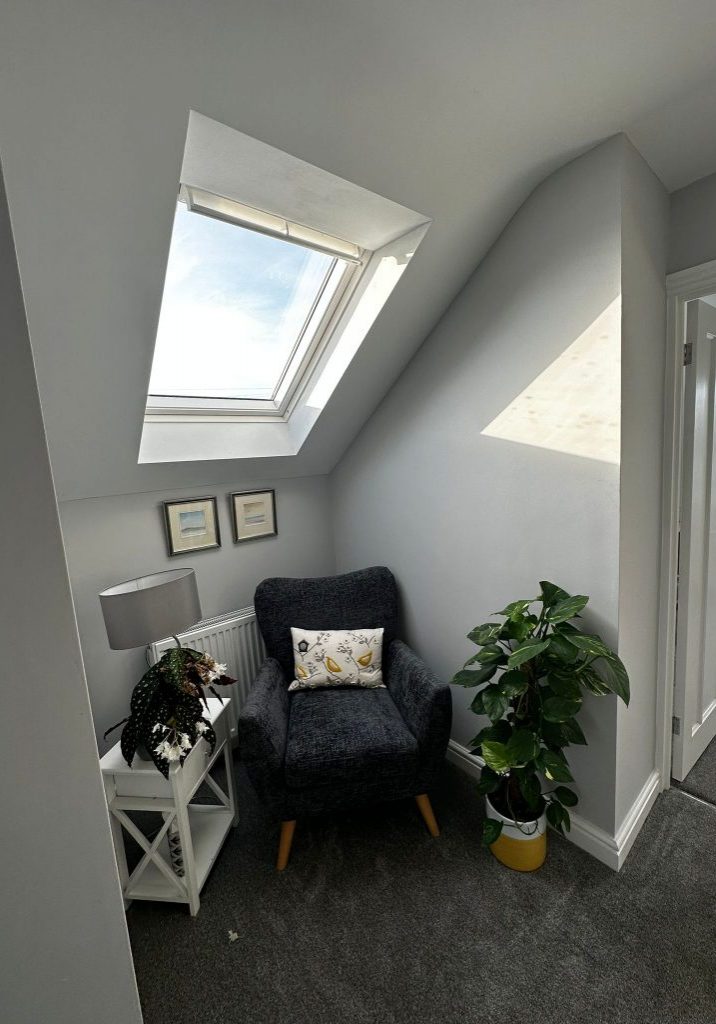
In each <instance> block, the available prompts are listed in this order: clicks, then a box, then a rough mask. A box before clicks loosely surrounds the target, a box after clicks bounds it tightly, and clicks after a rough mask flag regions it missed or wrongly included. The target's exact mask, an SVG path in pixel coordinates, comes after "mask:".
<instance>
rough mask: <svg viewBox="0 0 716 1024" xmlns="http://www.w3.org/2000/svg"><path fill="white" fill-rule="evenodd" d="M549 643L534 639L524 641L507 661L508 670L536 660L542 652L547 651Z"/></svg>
mask: <svg viewBox="0 0 716 1024" xmlns="http://www.w3.org/2000/svg"><path fill="white" fill-rule="evenodd" d="M549 643H550V642H549V640H538V639H537V638H536V637H530V639H529V640H524V641H523V642H522V643H521V644H519V645H518V646H517V647H516V648H515V649H514V651H513V652H512V654H511V655H510V656H509V658H508V659H507V666H508V668H517V667H518V665H523V664H524V663H525V662H526V661H531V660H532V659H533V658H536V657H537V655H538V654H541V653H542V651H546V650H547V648H548V647H549Z"/></svg>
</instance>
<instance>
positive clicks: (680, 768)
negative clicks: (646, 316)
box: [660, 262, 716, 805]
mask: <svg viewBox="0 0 716 1024" xmlns="http://www.w3.org/2000/svg"><path fill="white" fill-rule="evenodd" d="M668 292H669V335H668V341H669V347H670V348H669V351H668V353H667V357H668V358H667V381H666V417H665V419H666V434H665V445H664V449H665V451H664V460H665V461H664V508H663V513H664V514H663V522H664V531H663V545H662V593H661V630H660V633H661V646H662V649H661V651H660V684H661V689H662V694H661V697H662V700H661V705H662V710H663V713H664V720H663V737H662V751H661V754H662V766H663V767H662V779H663V785H664V787H665V788H666V787H668V785H669V784H670V781H671V784H672V785H675V786H677V787H678V788H679V789H682V790H683V791H684V792H685V793H687V794H689V795H691V796H695V797H697V798H698V799H702V800H706V801H708V802H709V803H712V804H714V805H716V262H714V263H710V264H706V265H705V266H703V267H698V268H693V269H692V270H689V271H684V272H682V273H680V274H675V275H673V276H672V277H671V278H670V279H669V281H668Z"/></svg>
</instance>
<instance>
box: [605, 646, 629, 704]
mask: <svg viewBox="0 0 716 1024" xmlns="http://www.w3.org/2000/svg"><path fill="white" fill-rule="evenodd" d="M599 674H600V675H601V677H602V679H603V681H604V684H605V686H608V687H609V689H610V690H611V691H612V693H616V695H617V697H621V699H622V700H623V701H624V703H625V704H627V705H628V704H629V696H630V693H629V676H628V675H627V670H626V669H625V668H624V665H623V663H622V661H621V660H620V659H619V658H618V657H617V656H616V654H612V656H611V658H607V659H605V660H604V661H602V662H600V663H599Z"/></svg>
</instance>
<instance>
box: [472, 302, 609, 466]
mask: <svg viewBox="0 0 716 1024" xmlns="http://www.w3.org/2000/svg"><path fill="white" fill-rule="evenodd" d="M620 412H621V296H617V298H616V299H614V301H613V302H612V303H610V305H608V306H607V308H606V309H605V310H604V311H603V312H602V313H600V315H599V316H598V317H597V318H596V320H594V322H593V323H591V324H590V325H589V327H587V329H586V330H585V331H584V332H583V333H582V334H580V336H579V337H578V338H577V339H576V340H575V341H573V342H572V344H571V345H570V346H569V347H568V348H567V349H565V351H564V352H563V353H562V354H561V355H560V356H558V358H557V359H555V361H554V362H553V363H552V364H551V365H550V366H548V367H547V369H546V370H544V371H543V372H542V373H541V374H540V375H539V377H536V378H535V380H534V381H533V382H532V383H531V384H530V385H529V387H527V388H525V390H524V391H523V392H522V393H521V394H519V395H518V396H517V397H516V398H515V399H514V401H512V402H510V404H509V405H508V406H507V407H506V408H505V409H503V411H502V412H501V413H500V414H499V415H498V416H496V417H495V419H494V420H493V421H492V423H490V424H489V425H488V426H487V427H485V429H484V430H483V431H482V433H483V434H484V435H485V436H486V437H496V438H500V439H501V440H503V441H515V442H517V443H518V444H528V445H532V446H534V447H537V448H549V449H551V450H552V451H555V452H565V453H566V454H568V455H579V456H582V457H583V458H585V459H597V460H599V461H600V462H611V463H614V464H615V465H618V464H619V448H620Z"/></svg>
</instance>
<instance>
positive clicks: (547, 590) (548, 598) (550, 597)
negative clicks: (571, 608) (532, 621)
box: [539, 580, 569, 608]
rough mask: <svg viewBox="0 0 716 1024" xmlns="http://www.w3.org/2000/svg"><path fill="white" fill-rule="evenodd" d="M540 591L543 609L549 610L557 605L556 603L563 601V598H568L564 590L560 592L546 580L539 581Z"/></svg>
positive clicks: (558, 588) (554, 584) (559, 589)
mask: <svg viewBox="0 0 716 1024" xmlns="http://www.w3.org/2000/svg"><path fill="white" fill-rule="evenodd" d="M539 586H540V591H541V592H542V602H543V604H544V606H545V608H551V607H552V605H555V604H557V602H558V601H564V600H565V598H568V597H569V594H568V593H567V591H566V590H562V588H561V587H558V586H557V584H556V583H549V582H548V581H547V580H541V581H540V585H539Z"/></svg>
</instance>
